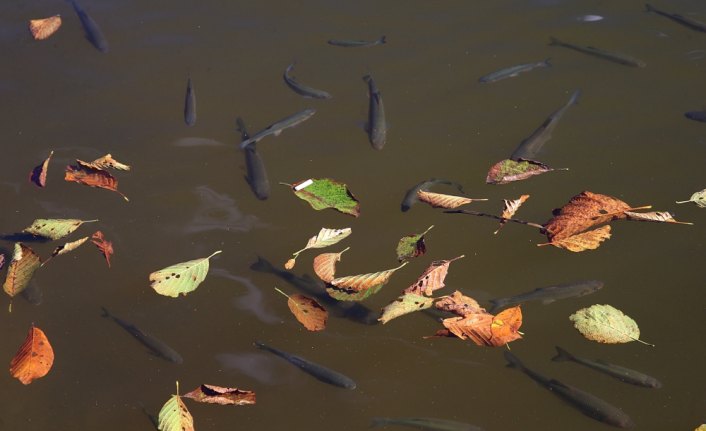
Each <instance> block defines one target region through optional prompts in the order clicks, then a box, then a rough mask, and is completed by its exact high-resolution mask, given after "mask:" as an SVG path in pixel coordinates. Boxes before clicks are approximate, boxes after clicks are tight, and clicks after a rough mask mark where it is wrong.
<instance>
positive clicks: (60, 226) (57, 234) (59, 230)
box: [22, 218, 98, 240]
mask: <svg viewBox="0 0 706 431" xmlns="http://www.w3.org/2000/svg"><path fill="white" fill-rule="evenodd" d="M97 221H98V220H79V219H44V218H39V219H36V220H35V221H33V222H32V224H31V225H30V226H29V227H28V228H25V229H24V230H23V231H22V232H24V233H28V234H31V235H36V236H41V237H43V238H49V239H51V240H57V239H61V238H63V237H65V236H68V235H70V234H71V233H73V232H74V231H75V230H76V229H78V228H79V227H80V226H81V225H82V224H84V223H93V222H97Z"/></svg>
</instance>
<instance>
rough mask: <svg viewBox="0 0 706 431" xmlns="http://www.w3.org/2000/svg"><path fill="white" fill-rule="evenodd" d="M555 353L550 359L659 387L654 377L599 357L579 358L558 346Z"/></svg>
mask: <svg viewBox="0 0 706 431" xmlns="http://www.w3.org/2000/svg"><path fill="white" fill-rule="evenodd" d="M556 351H557V355H556V356H554V357H553V358H552V361H555V362H561V361H573V362H576V363H577V364H581V365H585V366H587V367H589V368H593V369H594V370H597V371H600V372H602V373H604V374H608V375H609V376H611V377H615V378H616V379H618V380H622V381H623V382H625V383H630V384H632V385H637V386H643V387H646V388H655V389H656V388H661V387H662V383H661V382H660V381H659V380H657V379H655V378H654V377H651V376H648V375H647V374H643V373H641V372H639V371H635V370H631V369H630V368H625V367H621V366H620V365H613V364H609V363H607V362H604V361H602V360H600V359H597V360H595V361H592V360H590V359H584V358H579V357H576V356H574V355H572V354H571V353H569V352H567V351H566V350H564V349H562V348H561V347H559V346H556Z"/></svg>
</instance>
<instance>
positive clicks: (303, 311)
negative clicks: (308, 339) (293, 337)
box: [287, 293, 328, 331]
mask: <svg viewBox="0 0 706 431" xmlns="http://www.w3.org/2000/svg"><path fill="white" fill-rule="evenodd" d="M287 305H288V306H289V310H290V311H291V312H292V314H294V317H296V318H297V320H298V321H299V323H301V324H302V325H304V327H305V328H306V329H308V330H310V331H322V330H324V329H325V328H326V321H327V320H328V311H326V309H325V308H324V307H322V306H321V304H319V303H318V302H316V300H315V299H312V298H309V297H306V296H304V295H300V294H298V293H295V294H293V295H289V300H288V301H287Z"/></svg>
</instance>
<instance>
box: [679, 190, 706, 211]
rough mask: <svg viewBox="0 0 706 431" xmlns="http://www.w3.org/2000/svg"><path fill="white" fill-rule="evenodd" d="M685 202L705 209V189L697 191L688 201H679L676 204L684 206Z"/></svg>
mask: <svg viewBox="0 0 706 431" xmlns="http://www.w3.org/2000/svg"><path fill="white" fill-rule="evenodd" d="M687 202H693V203H695V204H696V205H698V206H699V207H700V208H706V189H703V190H701V191H698V192H696V193H694V194H693V195H691V197H690V198H689V200H688V201H679V202H677V203H678V204H685V203H687Z"/></svg>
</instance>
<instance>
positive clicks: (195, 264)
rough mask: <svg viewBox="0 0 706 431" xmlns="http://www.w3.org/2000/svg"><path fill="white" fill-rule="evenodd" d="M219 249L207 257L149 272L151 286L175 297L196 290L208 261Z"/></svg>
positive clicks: (165, 294) (206, 271)
mask: <svg viewBox="0 0 706 431" xmlns="http://www.w3.org/2000/svg"><path fill="white" fill-rule="evenodd" d="M220 252H221V251H220V250H218V251H217V252H215V253H213V254H212V255H210V256H208V257H204V258H201V259H195V260H190V261H188V262H182V263H177V264H176V265H172V266H168V267H166V268H164V269H160V270H159V271H155V272H153V273H152V274H150V281H151V282H152V285H151V286H152V288H153V289H154V290H155V291H156V292H157V293H159V294H160V295H164V296H171V297H172V298H176V297H177V296H179V294H182V295H186V294H187V293H189V292H192V291H194V290H196V288H197V287H199V284H201V282H202V281H204V279H205V278H206V275H207V274H208V261H209V259H210V258H212V257H213V256H215V255H217V254H218V253H220Z"/></svg>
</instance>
